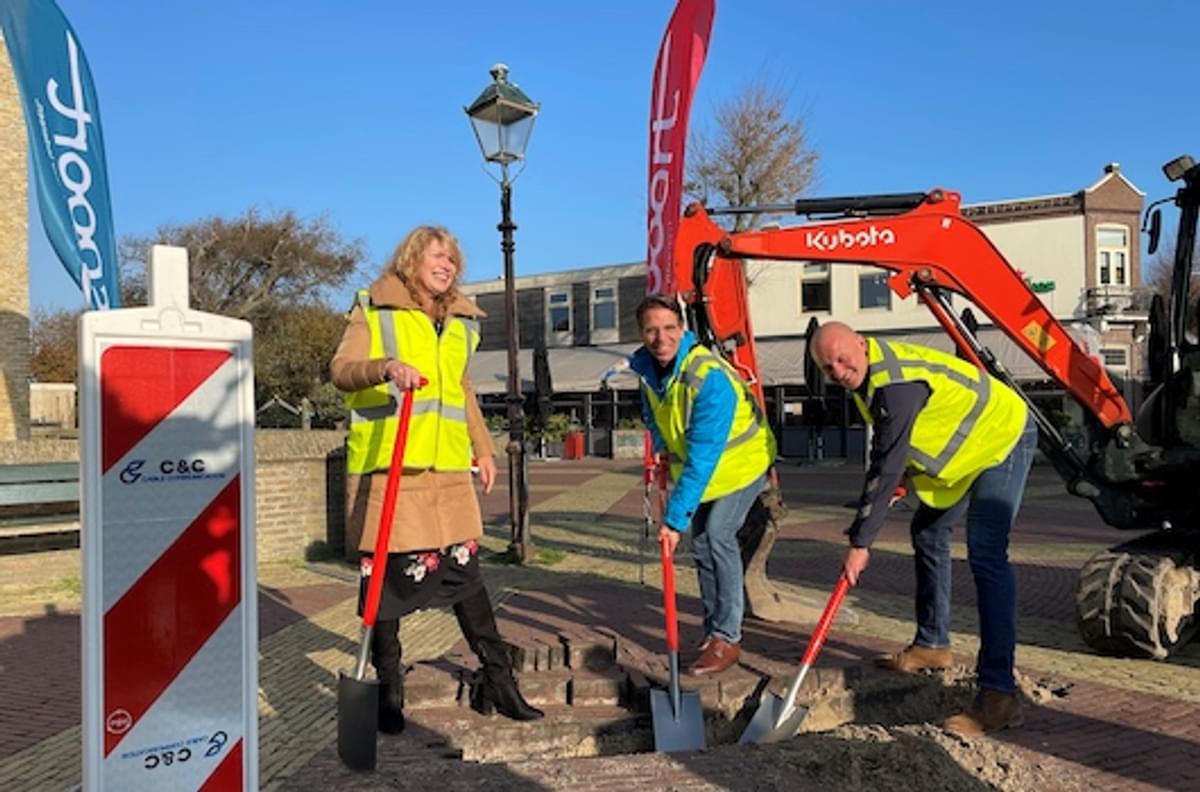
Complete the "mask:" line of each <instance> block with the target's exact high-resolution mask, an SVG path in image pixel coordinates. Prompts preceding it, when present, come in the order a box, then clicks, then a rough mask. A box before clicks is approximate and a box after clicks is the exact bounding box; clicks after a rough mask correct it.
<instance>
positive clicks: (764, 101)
mask: <svg viewBox="0 0 1200 792" xmlns="http://www.w3.org/2000/svg"><path fill="white" fill-rule="evenodd" d="M788 99H789V96H788V92H787V91H784V90H783V89H781V88H778V87H775V86H772V85H770V84H768V82H767V81H766V80H765V79H761V78H760V79H758V80H755V81H754V82H752V83H750V84H749V85H747V86H746V88H744V89H743V90H742V91H741V92H740V93H739V94H737V95H736V96H734V97H733V98H732V99H728V100H726V101H723V102H721V103H719V104H718V105H717V107H716V109H715V111H714V114H713V122H714V124H715V128H714V129H712V130H703V131H696V132H694V133H693V134H692V136H691V141H690V142H689V144H688V162H687V171H688V174H687V183H686V184H685V191H686V192H687V194H688V196H689V197H690V198H692V199H694V200H699V201H702V202H705V203H708V202H709V200H710V199H712V198H714V197H719V198H720V199H722V200H723V201H725V202H727V203H728V204H730V205H733V206H749V205H762V204H771V203H780V202H785V201H790V200H792V199H794V198H796V197H798V196H800V195H802V194H803V193H804V192H805V191H806V190H808V189H809V188H810V187H811V186H812V185H813V183H814V181H815V178H816V165H817V159H818V157H819V155H818V154H817V152H816V151H814V150H813V149H811V148H810V147H809V146H808V145H807V132H806V130H805V126H804V121H803V120H802V119H800V118H797V117H793V116H790V115H789V114H788V110H787V105H788ZM767 219H768V216H766V215H734V216H733V219H732V221H731V222H730V223H729V228H730V230H732V231H744V230H746V229H748V228H753V227H755V226H757V225H759V224H761V223H762V222H764V221H766V220H767Z"/></svg>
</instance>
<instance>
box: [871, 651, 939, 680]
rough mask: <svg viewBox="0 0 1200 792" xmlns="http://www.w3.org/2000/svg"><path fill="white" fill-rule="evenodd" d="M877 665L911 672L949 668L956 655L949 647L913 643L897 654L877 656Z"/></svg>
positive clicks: (905, 672)
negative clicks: (942, 647)
mask: <svg viewBox="0 0 1200 792" xmlns="http://www.w3.org/2000/svg"><path fill="white" fill-rule="evenodd" d="M875 665H876V666H878V667H879V668H886V669H888V670H889V671H899V672H901V673H904V674H911V673H913V672H914V671H920V670H921V669H922V668H949V667H950V666H952V665H954V655H952V654H951V653H950V650H949V649H935V648H933V647H932V646H919V645H917V644H913V645H912V646H909V647H906V648H905V649H903V650H901V651H899V652H896V653H895V654H890V655H884V656H883V657H877V658H875Z"/></svg>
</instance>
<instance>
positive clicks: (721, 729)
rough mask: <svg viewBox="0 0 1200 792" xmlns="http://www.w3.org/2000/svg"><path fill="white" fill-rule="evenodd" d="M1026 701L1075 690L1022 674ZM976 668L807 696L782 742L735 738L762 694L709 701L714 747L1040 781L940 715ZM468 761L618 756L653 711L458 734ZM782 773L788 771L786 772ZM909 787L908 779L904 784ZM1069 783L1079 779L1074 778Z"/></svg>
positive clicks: (818, 783) (845, 764) (950, 708)
mask: <svg viewBox="0 0 1200 792" xmlns="http://www.w3.org/2000/svg"><path fill="white" fill-rule="evenodd" d="M1018 682H1019V684H1020V687H1021V692H1022V696H1023V698H1024V699H1025V701H1026V706H1027V707H1028V706H1030V705H1036V704H1040V703H1044V702H1046V701H1049V700H1051V699H1053V698H1057V697H1061V696H1065V695H1067V691H1068V687H1069V686H1063V685H1060V684H1057V683H1056V682H1054V681H1053V680H1049V679H1033V678H1030V677H1023V676H1019V679H1018ZM974 694H975V690H974V675H973V674H972V673H970V672H969V671H967V670H966V669H963V668H957V669H951V670H948V671H943V672H937V673H922V674H915V675H899V674H890V673H882V672H879V673H867V674H864V675H863V676H862V677H860V678H857V679H854V680H852V681H849V682H847V684H846V685H845V687H844V688H842V687H840V686H839V687H838V688H837V689H829V690H821V691H817V692H815V693H809V695H807V696H805V698H806V701H804V702H802V703H806V704H807V705H808V706H809V707H810V710H809V714H808V716H807V718H806V719H805V722H804V724H803V726H802V727H801V734H799V735H797V736H796V737H795V738H793V739H792V740H791V741H789V742H788V743H785V744H783V745H781V746H762V747H760V746H756V747H753V748H748V747H746V746H740V747H739V746H736V745H733V743H736V742H737V739H738V737H739V736H740V735H741V733H742V731H743V730H744V729H745V726H746V724H747V723H748V722H749V719H750V718H751V717H752V715H753V713H754V711H755V709H756V708H757V703H758V697H757V695H754V696H751V697H749V698H747V699H746V701H745V703H744V704H743V706H742V707H741V708H740V710H739V711H738V712H736V713H722V712H714V711H712V710H709V711H708V712H707V713H706V718H705V726H706V732H707V739H708V745H709V751H710V752H712V751H739V750H740V751H747V750H751V751H772V752H776V753H778V754H779V756H778V757H777V759H778V762H777V764H778V766H779V767H780V768H786V773H787V774H788V776H789V777H790V778H792V779H793V780H794V781H796V782H797V783H798V784H799V786H797V787H795V788H797V789H802V788H809V787H808V786H806V784H811V785H812V786H811V788H814V789H886V788H893V787H892V786H891V784H893V783H894V782H895V780H896V779H897V778H901V779H903V778H907V779H917V778H919V779H921V784H920V785H919V787H920V788H921V789H930V790H940V789H946V790H972V789H1002V790H1024V789H1031V788H1036V787H1037V783H1036V782H1037V779H1038V778H1039V777H1040V776H1041V775H1044V772H1045V769H1044V768H1041V767H1038V766H1031V765H1030V763H1029V762H1028V761H1026V760H1024V759H1022V758H1021V757H1020V756H1018V755H1017V754H1015V753H1014V752H1013V751H1012V750H1011V749H1008V748H1006V747H1005V746H1004V745H1003V744H1002V743H1000V742H997V741H992V740H964V739H961V738H959V737H956V736H954V735H952V734H950V733H947V732H946V731H944V730H943V729H942V728H940V726H939V725H938V724H939V723H940V722H941V721H942V720H943V719H944V718H946V717H947V716H949V715H951V714H954V713H955V712H957V711H959V710H960V709H962V708H963V707H965V706H967V705H969V704H970V702H971V700H972V698H973V696H974ZM459 745H460V747H461V748H462V750H463V758H464V759H466V760H468V761H474V762H484V763H494V762H508V763H513V762H517V763H519V762H529V761H535V762H536V761H543V760H550V759H557V758H565V757H596V756H605V757H614V756H620V755H623V754H639V753H648V752H652V751H653V750H654V742H653V731H652V726H651V724H650V719H649V717H648V716H646V715H644V714H643V715H640V716H638V715H635V714H634V713H627V714H625V715H622V714H620V712H619V711H614V714H613V719H612V720H611V721H609V722H607V723H597V722H596V721H594V720H593V721H591V722H588V721H587V720H586V719H582V718H581V719H579V720H572V719H570V718H567V719H563V718H556V719H555V721H554V722H550V721H543V722H540V723H538V724H507V723H504V724H500V723H497V724H496V725H494V726H490V727H489V728H487V729H485V730H477V731H476V732H475V733H473V734H471V735H469V736H466V738H465V739H464V740H463V741H462V742H460V743H459ZM781 778H782V776H781ZM905 788H909V787H905ZM1065 788H1070V784H1069V782H1068V783H1066V787H1065Z"/></svg>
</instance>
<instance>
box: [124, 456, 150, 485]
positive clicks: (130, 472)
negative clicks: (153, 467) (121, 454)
mask: <svg viewBox="0 0 1200 792" xmlns="http://www.w3.org/2000/svg"><path fill="white" fill-rule="evenodd" d="M145 465H146V460H144V459H134V460H132V461H130V463H129V464H128V465H126V466H125V469H124V470H122V471H121V483H122V484H132V483H134V482H135V481H137V480H138V479H140V478H141V477H142V468H143V467H144V466H145Z"/></svg>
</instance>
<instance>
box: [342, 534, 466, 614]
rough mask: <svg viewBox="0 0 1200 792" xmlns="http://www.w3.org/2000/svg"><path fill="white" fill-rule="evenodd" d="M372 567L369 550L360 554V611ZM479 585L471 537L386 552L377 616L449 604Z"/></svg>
mask: <svg viewBox="0 0 1200 792" xmlns="http://www.w3.org/2000/svg"><path fill="white" fill-rule="evenodd" d="M374 571H375V560H374V558H373V557H372V555H371V554H370V553H366V554H364V555H363V557H362V560H361V561H360V562H359V572H360V578H361V579H360V585H359V598H358V612H359V614H360V615H361V614H362V609H363V603H364V602H365V600H366V596H367V587H368V585H369V583H370V580H371V575H372V574H374ZM482 585H483V579H482V578H481V577H480V574H479V543H478V542H476V541H475V540H474V539H472V540H470V541H467V542H462V543H461V544H454V545H450V546H449V547H446V548H443V549H441V550H419V551H417V552H412V553H395V554H389V555H388V562H387V571H386V574H385V577H384V586H383V593H382V594H381V595H380V601H379V618H380V619H396V618H399V617H401V616H404V615H406V614H409V613H412V612H413V611H415V610H420V609H422V608H440V607H446V606H448V605H453V604H454V603H456V602H460V601H461V600H463V599H464V598H466V597H468V596H470V595H471V594H472V593H474V591H475V590H476V589H477V588H479V587H481V586H482Z"/></svg>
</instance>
